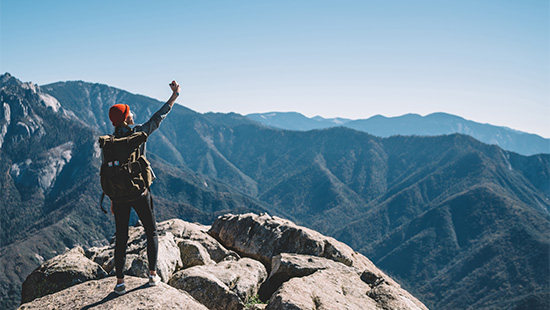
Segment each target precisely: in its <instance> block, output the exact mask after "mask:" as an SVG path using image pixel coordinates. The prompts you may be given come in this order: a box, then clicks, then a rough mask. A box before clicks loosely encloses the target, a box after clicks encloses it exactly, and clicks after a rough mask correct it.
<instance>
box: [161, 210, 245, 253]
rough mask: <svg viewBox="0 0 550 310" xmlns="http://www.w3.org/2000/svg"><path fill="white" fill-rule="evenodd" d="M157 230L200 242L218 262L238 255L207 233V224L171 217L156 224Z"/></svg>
mask: <svg viewBox="0 0 550 310" xmlns="http://www.w3.org/2000/svg"><path fill="white" fill-rule="evenodd" d="M157 228H158V230H159V231H165V232H170V233H172V234H173V235H174V236H175V237H176V238H178V239H184V240H190V241H196V242H198V243H200V244H201V245H202V246H203V247H204V248H205V249H206V251H208V254H209V255H210V258H211V259H212V260H214V261H215V262H217V263H219V262H221V261H222V260H224V259H225V258H226V257H228V256H233V257H235V258H239V256H238V255H237V254H236V253H235V252H233V251H230V250H228V249H226V248H225V247H224V246H223V245H222V244H220V243H219V242H218V241H217V240H216V239H214V238H212V236H210V235H209V234H208V230H209V228H210V227H209V226H204V225H200V224H196V223H188V222H185V221H183V220H180V219H171V220H167V221H164V222H161V223H159V224H158V225H157Z"/></svg>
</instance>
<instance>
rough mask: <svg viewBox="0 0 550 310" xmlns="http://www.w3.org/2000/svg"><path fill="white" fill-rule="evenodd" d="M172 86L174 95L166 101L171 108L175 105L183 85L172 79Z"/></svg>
mask: <svg viewBox="0 0 550 310" xmlns="http://www.w3.org/2000/svg"><path fill="white" fill-rule="evenodd" d="M170 88H171V89H172V96H170V99H168V101H167V102H166V103H167V104H169V105H170V108H171V107H172V106H173V105H174V102H176V98H178V96H179V95H180V90H181V87H180V85H179V84H178V83H177V82H176V81H172V83H170Z"/></svg>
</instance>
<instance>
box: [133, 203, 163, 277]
mask: <svg viewBox="0 0 550 310" xmlns="http://www.w3.org/2000/svg"><path fill="white" fill-rule="evenodd" d="M134 209H135V210H136V213H137V214H138V216H139V219H140V220H141V224H143V228H145V234H146V235H147V260H148V262H149V273H150V275H155V274H156V270H157V256H158V233H157V223H156V221H155V211H154V207H153V201H152V198H151V193H150V192H148V193H147V195H145V196H144V197H142V198H140V199H139V200H138V201H136V203H135V204H134Z"/></svg>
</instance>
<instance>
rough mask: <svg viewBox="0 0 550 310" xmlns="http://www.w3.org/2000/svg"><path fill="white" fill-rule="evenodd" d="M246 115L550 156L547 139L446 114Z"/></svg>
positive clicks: (272, 122)
mask: <svg viewBox="0 0 550 310" xmlns="http://www.w3.org/2000/svg"><path fill="white" fill-rule="evenodd" d="M246 116H247V117H248V118H250V119H253V120H255V121H257V122H260V123H262V124H265V125H268V126H272V127H276V128H282V129H289V130H312V129H323V128H330V127H336V126H344V127H348V128H352V129H356V130H359V131H364V132H367V133H370V134H372V135H375V136H379V137H391V136H394V135H405V136H409V135H416V136H439V135H448V134H453V133H461V134H465V135H469V136H472V137H474V138H476V139H477V140H479V141H481V142H484V143H487V144H496V145H498V146H500V147H501V148H503V149H505V150H509V151H513V152H516V153H518V154H522V155H528V156H529V155H534V154H541V153H544V154H548V153H550V139H546V138H543V137H541V136H539V135H536V134H531V133H526V132H521V131H518V130H514V129H510V128H507V127H502V126H494V125H490V124H481V123H477V122H474V121H470V120H466V119H464V118H462V117H460V116H456V115H452V114H447V113H432V114H429V115H426V116H421V115H418V114H405V115H402V116H396V117H385V116H382V115H375V116H373V117H370V118H368V119H359V120H351V119H345V118H331V119H325V118H322V117H320V116H316V117H313V118H308V117H306V116H304V115H302V114H300V113H297V112H268V113H254V114H248V115H246Z"/></svg>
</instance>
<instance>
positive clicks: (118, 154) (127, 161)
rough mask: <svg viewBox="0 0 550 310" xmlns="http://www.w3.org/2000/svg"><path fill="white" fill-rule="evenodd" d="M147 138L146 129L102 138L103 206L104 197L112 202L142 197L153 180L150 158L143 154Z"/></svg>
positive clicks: (101, 176)
mask: <svg viewBox="0 0 550 310" xmlns="http://www.w3.org/2000/svg"><path fill="white" fill-rule="evenodd" d="M145 141H147V134H146V133H145V132H142V131H140V132H134V133H131V134H129V135H128V136H125V137H115V136H113V135H106V136H101V137H99V147H100V148H101V149H103V163H102V164H101V169H100V172H99V174H100V178H101V188H102V189H103V195H102V196H101V202H100V204H101V209H102V210H103V212H105V213H107V211H106V210H105V209H103V198H104V197H105V195H107V196H109V198H110V199H111V201H132V200H135V199H137V198H139V197H140V195H141V194H143V192H145V190H146V189H148V188H149V186H151V184H152V183H153V179H154V175H153V172H152V170H151V167H150V164H149V161H148V160H147V159H146V158H145V156H143V154H141V147H140V146H141V145H142V144H143V143H144V142H145Z"/></svg>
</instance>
